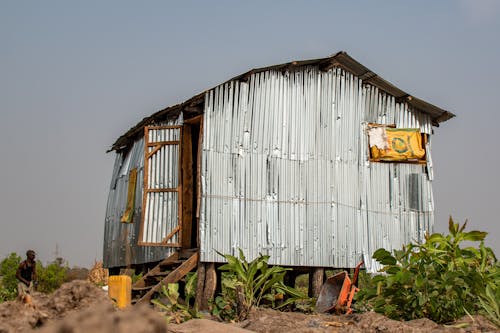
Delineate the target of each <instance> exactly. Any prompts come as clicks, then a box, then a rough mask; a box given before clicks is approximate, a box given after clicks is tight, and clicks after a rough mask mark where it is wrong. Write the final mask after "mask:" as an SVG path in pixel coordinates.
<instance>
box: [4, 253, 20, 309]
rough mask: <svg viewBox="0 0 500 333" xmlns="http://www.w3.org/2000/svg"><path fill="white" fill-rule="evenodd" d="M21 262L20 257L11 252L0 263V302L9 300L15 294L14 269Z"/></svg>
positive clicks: (15, 280) (14, 296)
mask: <svg viewBox="0 0 500 333" xmlns="http://www.w3.org/2000/svg"><path fill="white" fill-rule="evenodd" d="M20 263H21V257H20V256H18V255H17V254H16V253H11V254H10V255H9V256H7V257H6V258H5V259H3V260H2V262H1V263H0V276H1V277H2V279H1V282H0V302H4V301H10V300H13V299H15V298H16V296H17V283H18V280H17V278H16V271H17V268H18V267H19V264H20Z"/></svg>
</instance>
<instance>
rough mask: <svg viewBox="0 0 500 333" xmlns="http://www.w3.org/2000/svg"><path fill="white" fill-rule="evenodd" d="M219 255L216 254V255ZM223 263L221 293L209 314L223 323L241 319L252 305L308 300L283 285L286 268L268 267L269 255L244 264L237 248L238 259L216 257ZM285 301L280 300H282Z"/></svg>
mask: <svg viewBox="0 0 500 333" xmlns="http://www.w3.org/2000/svg"><path fill="white" fill-rule="evenodd" d="M219 254H220V253H219ZM220 255H222V256H223V257H224V258H225V259H226V260H227V264H225V265H223V266H221V267H219V270H221V271H224V272H226V274H225V278H224V279H223V282H222V286H223V292H222V294H221V295H219V296H217V297H216V298H215V300H214V302H213V304H212V305H213V308H212V314H214V315H215V316H218V317H219V318H221V319H223V320H237V321H239V320H244V319H246V318H247V316H248V314H249V312H250V310H251V309H252V308H253V307H254V306H259V305H261V304H262V303H263V302H264V301H266V302H267V303H268V304H271V306H272V307H275V308H277V307H280V308H283V307H284V306H286V305H289V304H292V303H295V302H299V301H303V300H306V299H307V300H310V299H309V298H308V297H307V296H306V295H304V294H303V293H302V292H300V291H299V290H297V289H295V288H291V287H288V286H285V284H284V283H283V278H284V276H285V273H286V271H288V270H290V269H288V268H283V267H279V266H269V265H268V261H269V256H268V255H262V254H261V255H260V256H259V257H257V258H255V259H254V260H252V261H251V262H248V261H247V259H246V258H245V255H244V254H243V251H242V250H241V249H239V257H235V256H232V255H230V254H220ZM285 296H288V299H286V300H284V297H285ZM282 300H283V302H282Z"/></svg>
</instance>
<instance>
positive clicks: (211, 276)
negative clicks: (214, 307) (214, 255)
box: [202, 262, 217, 309]
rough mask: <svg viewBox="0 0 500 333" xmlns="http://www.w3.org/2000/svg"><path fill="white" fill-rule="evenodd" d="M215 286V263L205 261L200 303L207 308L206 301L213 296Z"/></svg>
mask: <svg viewBox="0 0 500 333" xmlns="http://www.w3.org/2000/svg"><path fill="white" fill-rule="evenodd" d="M216 287H217V273H216V272H215V264H214V263H213V262H211V263H207V264H206V268H205V288H204V290H203V298H202V305H203V306H204V307H206V308H207V309H208V302H209V301H210V300H211V299H213V298H214V295H215V288H216Z"/></svg>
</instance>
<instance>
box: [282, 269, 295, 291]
mask: <svg viewBox="0 0 500 333" xmlns="http://www.w3.org/2000/svg"><path fill="white" fill-rule="evenodd" d="M297 274H298V273H297V272H296V271H295V270H291V271H287V272H286V274H285V277H284V279H283V283H284V284H285V286H288V287H292V288H295V281H296V280H297Z"/></svg>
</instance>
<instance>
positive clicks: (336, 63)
mask: <svg viewBox="0 0 500 333" xmlns="http://www.w3.org/2000/svg"><path fill="white" fill-rule="evenodd" d="M304 66H318V67H319V69H320V70H322V71H328V70H330V69H331V68H334V67H340V68H342V69H344V70H346V71H347V72H350V73H352V74H354V75H355V76H357V77H359V78H360V79H361V80H362V82H363V83H364V84H370V85H373V86H375V87H377V88H378V89H379V90H381V91H384V92H386V93H387V94H389V95H391V96H394V97H395V99H396V102H405V103H407V104H408V105H409V106H411V107H412V108H414V109H416V110H417V111H420V112H423V113H425V114H428V115H429V116H430V117H431V119H432V124H433V125H434V126H439V123H442V122H444V121H446V120H448V119H451V118H453V117H454V116H455V115H454V114H453V113H451V112H449V111H446V110H444V109H441V108H439V107H437V106H435V105H433V104H430V103H428V102H426V101H424V100H421V99H419V98H417V97H415V96H412V95H410V94H408V93H406V92H404V91H403V90H401V89H399V88H398V87H396V86H394V85H393V84H391V83H390V82H388V81H386V80H384V79H383V78H381V77H380V76H378V75H377V74H376V73H374V72H372V71H371V70H370V69H368V68H366V67H365V66H363V65H362V64H361V63H359V62H358V61H356V60H355V59H354V58H352V57H351V56H349V55H348V54H347V53H346V52H344V51H341V52H338V53H336V54H334V55H332V56H330V57H327V58H320V59H312V60H303V61H292V62H289V63H285V64H280V65H274V66H269V67H263V68H257V69H252V70H250V71H248V72H246V73H244V74H241V75H239V76H236V77H234V78H233V79H231V80H228V81H226V82H230V81H235V80H236V81H245V80H248V78H249V77H250V76H251V75H253V74H256V73H261V72H265V71H269V70H276V71H293V70H295V69H297V68H300V67H304ZM212 89H213V88H212ZM210 90H211V89H209V90H207V91H210ZM207 91H204V92H202V93H200V94H198V95H196V96H194V97H192V98H190V99H189V100H187V101H185V102H184V103H181V104H177V105H174V106H171V107H167V108H165V109H163V110H160V111H158V112H156V113H154V114H153V115H151V116H149V117H146V118H144V119H143V120H141V121H140V122H139V123H138V124H137V125H135V126H134V127H132V128H131V129H129V130H128V131H127V132H126V133H125V134H124V135H122V136H120V137H119V138H118V139H117V140H116V142H115V143H114V144H113V145H112V146H111V149H110V151H112V150H121V149H123V148H125V147H127V146H129V145H130V144H131V143H132V142H133V140H134V139H135V138H136V137H137V136H138V135H141V134H142V129H143V128H144V126H146V125H149V124H152V123H155V122H157V121H158V120H163V119H165V118H166V117H167V116H169V115H170V114H171V115H172V116H174V117H175V116H177V115H178V114H179V112H181V111H182V112H184V114H185V115H187V116H188V115H189V114H190V113H192V114H199V113H202V112H203V107H202V105H203V101H204V96H205V93H206V92H207Z"/></svg>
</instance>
